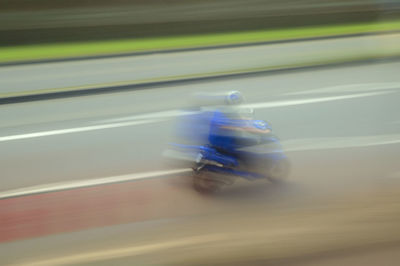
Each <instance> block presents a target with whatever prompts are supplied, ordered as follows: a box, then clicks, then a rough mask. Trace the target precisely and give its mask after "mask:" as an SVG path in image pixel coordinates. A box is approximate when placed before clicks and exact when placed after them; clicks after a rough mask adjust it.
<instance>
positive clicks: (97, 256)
mask: <svg viewBox="0 0 400 266" xmlns="http://www.w3.org/2000/svg"><path fill="white" fill-rule="evenodd" d="M224 239H226V236H224V235H222V234H213V235H202V236H193V237H189V238H183V239H178V240H171V241H168V242H161V243H154V244H147V245H142V246H133V247H124V248H118V249H109V250H99V251H96V252H88V253H82V254H77V255H71V256H66V257H59V258H54V259H48V260H43V261H37V262H28V263H23V264H22V265H25V266H53V265H54V266H56V265H65V264H81V263H90V262H96V261H102V260H110V259H118V258H123V257H129V256H135V255H140V254H144V253H149V252H157V251H160V250H164V249H170V248H180V247H182V248H183V247H186V248H187V247H189V246H192V245H202V244H211V243H212V242H215V241H218V240H219V241H221V240H224ZM16 265H20V264H16Z"/></svg>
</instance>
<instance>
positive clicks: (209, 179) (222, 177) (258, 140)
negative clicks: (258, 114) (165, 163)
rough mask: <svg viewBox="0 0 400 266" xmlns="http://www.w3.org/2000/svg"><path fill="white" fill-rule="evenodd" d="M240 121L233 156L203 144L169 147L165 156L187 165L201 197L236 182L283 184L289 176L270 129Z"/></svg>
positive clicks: (250, 122)
mask: <svg viewBox="0 0 400 266" xmlns="http://www.w3.org/2000/svg"><path fill="white" fill-rule="evenodd" d="M203 120H204V119H203ZM243 121H245V122H244V123H243ZM243 121H241V123H240V127H238V128H239V129H243V130H240V131H239V132H240V134H239V135H240V136H238V135H236V136H235V143H236V146H235V148H234V152H232V151H230V150H221V149H219V148H218V147H215V146H213V145H212V144H210V143H207V142H206V141H203V143H204V142H205V143H207V144H195V145H193V144H179V143H171V144H170V145H171V148H172V149H170V150H168V152H166V154H165V155H166V156H168V157H170V158H174V159H178V160H181V161H185V162H187V163H189V166H190V167H191V168H192V170H193V171H192V173H193V186H194V188H195V189H196V190H198V191H200V192H204V193H214V192H218V191H220V190H221V189H222V188H223V187H226V186H229V185H232V184H233V183H234V182H235V180H236V179H238V178H243V179H246V180H251V181H253V180H269V181H270V182H273V183H282V182H284V181H285V180H286V179H287V177H288V176H289V172H290V163H289V159H288V158H287V156H286V155H285V154H284V152H283V149H282V145H281V144H280V142H279V139H278V138H277V137H276V136H275V135H274V134H273V133H272V128H271V126H270V125H269V124H268V123H267V122H265V121H262V120H254V119H246V120H243ZM191 124H193V120H191ZM196 131H197V132H198V131H199V129H198V128H197V129H196ZM207 132H209V131H207ZM208 134H210V133H208ZM208 137H209V135H208V136H207V138H208Z"/></svg>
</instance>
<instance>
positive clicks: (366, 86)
mask: <svg viewBox="0 0 400 266" xmlns="http://www.w3.org/2000/svg"><path fill="white" fill-rule="evenodd" d="M396 89H397V90H398V89H400V82H380V83H356V84H344V85H337V86H330V87H324V88H317V89H312V90H306V91H299V92H290V93H286V94H285V95H307V94H315V93H343V92H345V93H346V92H347V93H348V92H366V91H379V90H396Z"/></svg>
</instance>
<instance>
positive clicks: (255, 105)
mask: <svg viewBox="0 0 400 266" xmlns="http://www.w3.org/2000/svg"><path fill="white" fill-rule="evenodd" d="M387 93H390V91H382V92H368V93H357V94H349V95H341V96H330V97H320V98H311V99H310V98H309V99H299V100H288V101H276V102H265V103H253V104H246V105H244V106H245V107H248V108H254V109H262V108H275V107H284V106H292V105H301V104H310V103H321V102H331V101H338V100H346V99H354V98H362V97H370V96H377V95H381V94H387Z"/></svg>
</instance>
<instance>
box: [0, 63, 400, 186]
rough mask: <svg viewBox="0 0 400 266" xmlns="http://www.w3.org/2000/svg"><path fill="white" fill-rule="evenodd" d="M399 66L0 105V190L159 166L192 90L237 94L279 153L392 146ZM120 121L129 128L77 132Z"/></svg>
mask: <svg viewBox="0 0 400 266" xmlns="http://www.w3.org/2000/svg"><path fill="white" fill-rule="evenodd" d="M399 66H400V64H399V63H382V64H374V65H366V66H358V67H347V68H337V69H325V70H319V71H309V72H296V73H288V74H282V75H272V76H264V77H253V78H246V79H239V80H235V79H233V80H225V81H218V82H211V83H199V84H191V85H185V86H177V87H168V88H162V89H150V90H144V91H136V92H128V93H115V94H107V95H98V96H92V97H81V98H69V99H60V100H51V101H42V102H32V103H26V104H14V105H4V106H1V107H0V110H1V112H0V121H2V122H1V125H0V128H1V137H0V140H1V141H0V145H1V150H2V153H1V155H0V162H1V164H2V165H1V168H2V182H1V183H2V185H1V190H3V191H4V190H7V189H12V188H18V187H21V186H30V185H37V184H41V183H48V182H56V181H63V180H70V179H86V178H94V177H103V176H109V175H117V174H126V173H132V172H142V171H152V170H155V169H162V168H165V166H163V159H162V156H161V152H162V150H163V149H164V148H165V145H166V143H167V142H168V141H170V140H171V135H172V133H173V129H174V126H173V125H174V123H173V121H174V120H173V119H174V113H173V112H174V111H173V110H177V109H179V108H183V107H188V106H190V99H191V97H190V95H191V94H192V93H194V92H198V91H202V90H203V91H224V90H225V91H226V90H233V89H235V90H241V91H242V92H243V93H244V94H245V96H246V98H247V101H248V103H249V104H250V105H252V107H255V111H256V116H257V117H259V118H262V119H266V120H268V121H270V122H271V123H272V125H273V127H274V130H275V132H276V133H277V134H278V135H279V136H280V137H281V139H282V141H283V143H284V144H285V143H286V144H285V147H286V148H287V149H288V150H289V151H290V150H292V151H297V152H306V151H305V150H310V149H311V150H313V149H326V148H335V146H337V147H338V148H349V147H351V144H352V143H354V144H355V145H356V146H359V148H360V147H363V146H367V145H370V144H371V143H375V142H376V143H379V142H383V143H384V142H389V143H391V142H393V141H394V142H396V141H398V140H399V135H398V134H399V128H400V120H399V117H398V114H399V105H398V102H399V98H398V97H399V88H400V86H399V82H400V79H399V75H398V74H399V71H398V70H399V69H400V68H399ZM301 93H303V94H301ZM330 97H331V98H330ZM338 97H339V98H338ZM310 100H312V101H314V102H312V101H311V102H309V101H310ZM293 101H294V102H293ZM296 101H297V102H296ZM271 103H273V104H272V105H271ZM277 103H278V105H277ZM274 105H275V106H274ZM171 110H172V113H171ZM120 122H133V125H127V126H117V127H114V128H103V129H101V128H99V129H92V128H89V130H88V131H86V129H87V128H88V127H93V126H96V127H97V126H100V127H104V126H105V125H110V124H115V123H120ZM135 123H139V124H137V125H135ZM106 127H107V126H106ZM82 128H83V129H82ZM54 130H61V131H59V132H54ZM71 130H72V131H76V130H77V131H78V132H70V131H71ZM80 130H84V131H80ZM26 134H34V135H26ZM14 138H17V139H14ZM385 147H388V146H382V148H385ZM388 170H390V169H388ZM392 170H396V169H392Z"/></svg>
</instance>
